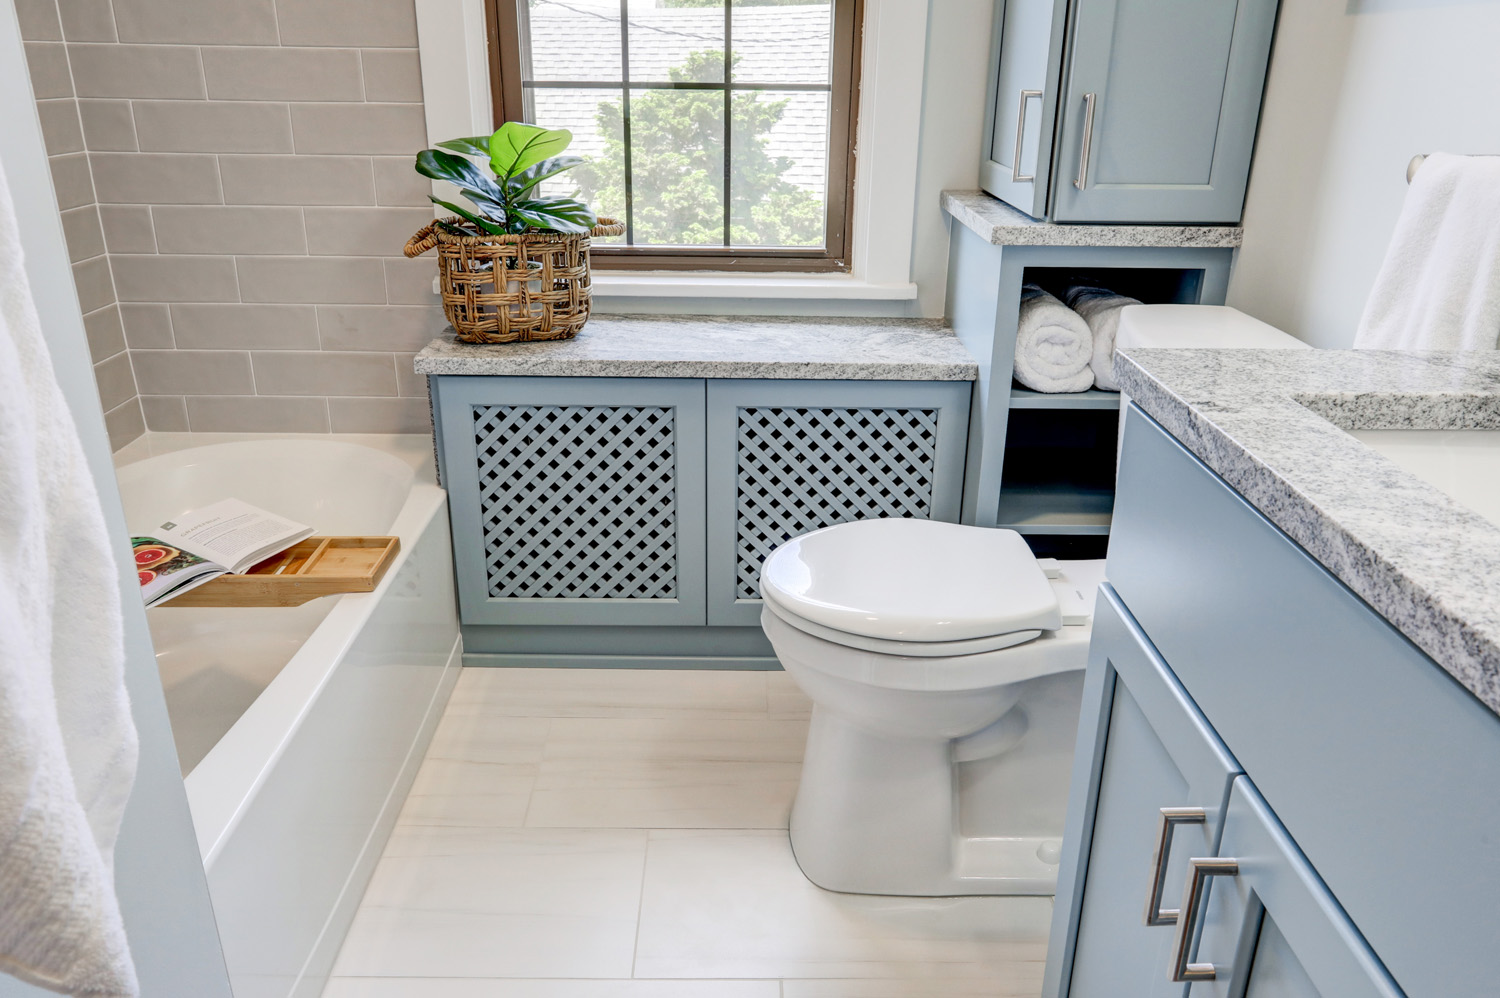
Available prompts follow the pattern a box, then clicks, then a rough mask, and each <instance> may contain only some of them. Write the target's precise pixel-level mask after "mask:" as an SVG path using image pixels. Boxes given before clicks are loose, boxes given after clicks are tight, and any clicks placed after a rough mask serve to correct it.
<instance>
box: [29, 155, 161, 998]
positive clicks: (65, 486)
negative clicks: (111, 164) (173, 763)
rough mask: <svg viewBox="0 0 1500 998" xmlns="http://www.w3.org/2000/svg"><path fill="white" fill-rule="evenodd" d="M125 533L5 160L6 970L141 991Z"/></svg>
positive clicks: (114, 990) (59, 985) (79, 987)
mask: <svg viewBox="0 0 1500 998" xmlns="http://www.w3.org/2000/svg"><path fill="white" fill-rule="evenodd" d="M116 572H117V569H116V562H115V545H113V544H111V542H110V538H109V535H108V532H107V530H106V528H105V524H104V514H103V512H102V510H101V509H100V506H99V496H98V493H97V492H96V491H95V488H94V480H93V478H92V476H91V475H90V473H89V468H88V465H87V464H86V463H85V460H84V455H83V447H82V444H81V443H80V441H79V439H78V432H77V429H76V428H75V426H74V423H73V417H72V414H71V413H70V412H69V411H68V407H67V404H66V402H65V401H64V399H63V394H62V390H61V389H60V388H59V387H58V384H57V381H56V378H55V376H54V374H53V370H52V362H51V359H50V357H49V355H48V353H47V347H46V344H45V342H44V341H43V339H42V333H41V327H40V324H39V322H38V319H37V312H36V306H35V304H34V303H33V301H32V299H31V288H30V285H29V284H28V282H27V279H26V273H25V270H24V269H23V267H22V259H21V242H20V234H19V232H18V231H17V228H16V218H15V208H14V204H13V202H12V201H11V197H10V191H9V188H8V186H7V185H6V182H5V176H4V174H3V172H0V971H4V972H6V973H9V974H13V975H14V976H16V977H19V978H20V979H22V980H24V981H28V982H30V983H32V984H36V985H39V986H41V987H44V988H48V989H50V990H52V991H57V992H61V993H63V994H69V995H88V996H97V998H115V996H129V998H134V996H135V995H137V994H138V993H139V987H138V985H137V983H136V976H135V968H134V966H133V965H132V963H131V959H130V949H129V946H128V944H127V942H126V938H125V929H124V925H123V923H122V921H121V918H120V908H119V904H118V902H117V900H116V898H115V892H114V846H115V836H116V834H117V833H118V832H119V828H120V819H121V816H122V815H123V813H124V810H125V802H126V800H127V799H128V798H129V796H130V788H131V784H132V783H133V781H134V778H135V764H136V732H135V727H134V726H133V724H132V723H131V717H130V704H129V701H128V700H127V698H126V693H125V685H124V666H125V650H124V637H123V629H122V622H121V613H120V587H119V579H118V575H117V574H116Z"/></svg>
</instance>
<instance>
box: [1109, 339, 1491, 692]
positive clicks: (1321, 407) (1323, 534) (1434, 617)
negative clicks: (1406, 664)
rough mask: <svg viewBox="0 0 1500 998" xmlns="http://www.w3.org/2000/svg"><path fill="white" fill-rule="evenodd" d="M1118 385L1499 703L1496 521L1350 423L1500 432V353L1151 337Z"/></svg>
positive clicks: (1127, 356)
mask: <svg viewBox="0 0 1500 998" xmlns="http://www.w3.org/2000/svg"><path fill="white" fill-rule="evenodd" d="M1116 374H1117V376H1118V378H1119V381H1120V386H1121V389H1122V390H1123V391H1124V392H1125V393H1126V394H1128V395H1130V397H1131V398H1132V399H1134V400H1135V402H1136V403H1137V404H1139V405H1140V407H1141V408H1142V409H1144V410H1145V411H1146V412H1148V413H1150V414H1151V415H1152V416H1153V417H1154V418H1155V419H1156V420H1157V421H1158V422H1160V423H1161V424H1162V425H1163V426H1164V427H1166V428H1167V430H1168V431H1169V432H1170V433H1172V435H1173V436H1175V437H1177V439H1178V440H1180V441H1182V443H1183V444H1184V445H1185V446H1186V447H1187V448H1188V449H1189V450H1191V451H1192V452H1193V453H1194V454H1196V455H1198V457H1199V458H1200V459H1201V460H1202V461H1203V462H1204V463H1205V464H1207V465H1208V466H1209V467H1210V468H1212V469H1213V470H1214V471H1216V472H1218V474H1219V475H1220V476H1221V477H1222V478H1223V479H1224V480H1225V481H1227V482H1228V483H1229V484H1230V485H1232V486H1234V488H1235V489H1237V490H1238V491H1239V492H1240V494H1241V495H1243V496H1244V497H1245V498H1246V499H1248V500H1249V501H1250V502H1251V503H1253V504H1254V505H1255V507H1256V508H1257V509H1259V510H1260V511H1261V512H1262V513H1264V514H1265V515H1266V516H1267V517H1268V518H1270V520H1271V521H1272V522H1273V523H1275V524H1276V525H1277V526H1278V527H1280V528H1281V529H1282V530H1284V531H1285V532H1286V533H1287V534H1289V535H1290V536H1291V537H1292V539H1294V540H1295V541H1297V543H1298V544H1301V545H1302V546H1303V547H1304V548H1306V549H1307V551H1308V552H1309V553H1310V554H1311V555H1312V556H1313V557H1314V558H1316V559H1317V560H1318V561H1319V562H1321V563H1322V564H1323V566H1324V567H1325V568H1327V569H1328V570H1329V571H1330V572H1332V573H1333V574H1334V575H1336V576H1337V577H1338V578H1339V579H1341V580H1342V581H1343V582H1344V584H1345V585H1347V586H1348V587H1349V588H1350V589H1352V590H1354V592H1356V593H1357V594H1359V596H1360V597H1361V598H1363V599H1364V600H1365V602H1367V603H1369V604H1370V605H1371V606H1372V607H1374V608H1375V609H1376V610H1377V611H1378V612H1379V613H1380V614H1381V615H1382V616H1384V617H1385V618H1386V619H1387V620H1389V621H1390V622H1391V624H1392V625H1393V626H1395V627H1396V628H1397V629H1398V630H1400V631H1401V633H1402V634H1405V635H1406V636H1407V637H1408V638H1410V639H1411V641H1412V642H1413V643H1414V644H1416V645H1417V646H1418V647H1419V648H1421V649H1422V650H1423V651H1425V652H1426V653H1427V654H1428V655H1430V656H1432V658H1433V659H1435V660H1436V661H1437V662H1438V664H1439V665H1441V666H1442V667H1443V668H1444V669H1446V670H1447V671H1448V672H1449V673H1451V674H1452V675H1453V677H1454V678H1455V679H1457V680H1458V681H1459V682H1460V683H1462V684H1463V685H1464V686H1465V687H1467V688H1468V689H1469V690H1470V691H1471V692H1473V693H1474V695H1475V696H1477V697H1478V698H1479V699H1480V700H1481V701H1483V702H1484V703H1485V704H1487V705H1488V706H1489V707H1490V709H1492V710H1494V711H1496V712H1497V713H1500V526H1497V525H1496V524H1494V523H1492V522H1491V521H1489V520H1487V519H1485V518H1483V517H1481V516H1480V515H1479V514H1478V513H1475V512H1473V511H1472V510H1470V509H1469V508H1468V507H1466V506H1463V505H1461V504H1459V503H1458V502H1456V501H1454V500H1453V499H1450V498H1449V497H1448V496H1447V495H1445V494H1444V493H1442V492H1440V491H1439V490H1438V489H1436V488H1434V487H1433V486H1431V485H1429V484H1427V483H1426V482H1423V481H1422V480H1420V479H1418V478H1417V477H1415V476H1414V475H1411V474H1408V473H1407V472H1406V471H1403V470H1402V469H1400V468H1398V467H1397V466H1396V465H1395V464H1394V463H1393V462H1391V461H1389V460H1388V459H1386V458H1385V457H1383V456H1381V455H1380V454H1378V453H1376V452H1375V451H1374V450H1372V449H1371V448H1369V447H1367V446H1365V445H1364V444H1363V443H1360V442H1359V441H1358V440H1356V439H1354V438H1353V437H1351V436H1349V435H1348V434H1347V433H1344V432H1343V430H1344V429H1351V430H1362V429H1367V430H1374V429H1425V430H1458V429H1500V353H1496V352H1489V351H1486V352H1480V353H1397V352H1394V351H1375V350H1361V351H1351V350H1308V351H1301V350H1298V351H1287V350H1204V349H1200V350H1147V349H1137V350H1130V351H1122V352H1121V353H1119V354H1117V360H1116Z"/></svg>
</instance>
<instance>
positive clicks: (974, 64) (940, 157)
mask: <svg viewBox="0 0 1500 998" xmlns="http://www.w3.org/2000/svg"><path fill="white" fill-rule="evenodd" d="M994 8H995V3H994V2H993V0H933V2H932V5H931V7H930V9H929V13H928V17H927V70H926V80H925V82H924V85H923V89H922V134H921V136H920V137H915V136H914V137H913V141H920V142H921V152H920V154H919V157H918V159H917V203H916V213H917V217H916V233H915V236H914V246H915V252H914V253H913V255H912V280H913V281H915V282H916V284H917V288H918V292H917V294H918V297H917V301H916V302H915V303H914V304H915V306H916V308H915V309H914V310H912V313H914V314H917V315H921V316H924V317H927V318H941V317H942V314H943V295H944V293H945V291H946V287H947V279H948V224H947V223H948V216H947V215H945V214H944V213H943V211H942V209H941V208H939V207H938V196H939V195H940V194H941V193H942V192H943V191H944V190H974V189H976V188H978V187H979V158H980V141H981V139H982V137H983V135H984V91H985V86H986V85H987V84H988V82H989V61H990V29H991V27H992V25H993V18H994ZM912 313H909V314H912Z"/></svg>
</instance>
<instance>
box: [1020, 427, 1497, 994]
mask: <svg viewBox="0 0 1500 998" xmlns="http://www.w3.org/2000/svg"><path fill="white" fill-rule="evenodd" d="M1107 575H1108V578H1109V585H1108V586H1107V587H1106V588H1105V591H1104V593H1103V595H1102V596H1101V598H1100V602H1099V607H1098V612H1097V615H1096V620H1095V625H1094V626H1095V632H1094V645H1093V647H1092V648H1091V650H1090V660H1089V671H1088V675H1087V679H1086V683H1085V701H1084V716H1083V723H1082V724H1081V725H1080V729H1079V730H1080V736H1079V738H1080V740H1079V743H1078V751H1077V755H1076V756H1075V759H1076V761H1075V777H1074V784H1073V787H1072V797H1071V799H1070V805H1069V807H1070V809H1069V817H1068V828H1067V831H1066V833H1065V836H1064V855H1063V869H1062V871H1061V875H1060V877H1059V894H1058V907H1057V912H1056V917H1055V920H1054V926H1053V936H1052V946H1051V949H1050V950H1049V954H1048V969H1047V979H1046V980H1047V983H1046V987H1045V988H1044V990H1043V994H1044V996H1046V998H1061V996H1065V995H1072V996H1076V998H1085V996H1094V995H1101V994H1126V993H1128V994H1168V993H1170V994H1173V995H1176V994H1179V992H1178V991H1176V990H1172V991H1160V990H1158V989H1159V988H1160V987H1161V985H1160V984H1159V983H1158V982H1159V981H1161V980H1164V979H1165V976H1164V975H1167V974H1168V973H1169V971H1170V969H1171V961H1168V963H1158V965H1157V967H1156V970H1155V976H1154V977H1152V978H1151V979H1150V980H1141V981H1137V980H1136V979H1135V978H1133V977H1129V976H1120V977H1117V978H1115V979H1114V980H1113V981H1109V980H1108V978H1107V976H1106V975H1107V972H1108V971H1109V970H1110V969H1111V968H1115V969H1120V968H1124V969H1125V970H1128V971H1130V972H1131V973H1134V971H1135V969H1136V967H1137V965H1136V964H1135V963H1131V962H1130V961H1131V960H1132V958H1133V957H1134V956H1135V955H1137V954H1136V952H1135V950H1136V949H1147V950H1150V951H1151V953H1152V956H1151V960H1152V961H1160V959H1161V946H1162V944H1163V940H1162V939H1157V938H1151V940H1150V942H1149V943H1146V942H1138V943H1137V944H1136V945H1135V946H1134V947H1132V946H1130V945H1129V940H1130V939H1132V938H1137V939H1144V938H1146V937H1144V936H1142V935H1141V933H1143V932H1144V933H1147V934H1149V933H1151V932H1163V933H1168V932H1173V933H1174V932H1175V928H1174V929H1172V930H1167V929H1164V928H1163V929H1146V928H1145V927H1144V926H1140V925H1139V922H1137V923H1135V924H1131V923H1130V916H1131V912H1132V909H1134V910H1135V918H1136V919H1140V918H1141V916H1142V914H1143V913H1144V897H1145V893H1146V890H1147V887H1148V885H1149V884H1150V883H1151V882H1152V880H1151V871H1152V849H1153V844H1154V842H1155V839H1154V837H1153V836H1152V835H1151V834H1150V832H1149V831H1148V829H1147V825H1149V824H1151V815H1150V813H1149V812H1150V810H1151V809H1152V808H1156V807H1158V806H1174V807H1175V806H1179V804H1180V803H1183V802H1178V801H1173V800H1149V801H1141V800H1136V799H1135V798H1136V797H1137V796H1142V795H1144V794H1151V795H1160V794H1162V793H1163V792H1164V790H1171V789H1173V788H1176V787H1180V785H1181V783H1180V780H1179V778H1178V777H1177V776H1176V775H1174V774H1175V773H1178V772H1182V771H1183V770H1182V769H1181V766H1182V763H1181V760H1182V759H1183V758H1186V756H1185V755H1184V754H1183V753H1182V752H1181V751H1180V750H1170V751H1163V749H1168V748H1170V746H1171V745H1172V744H1174V743H1173V742H1172V741H1171V740H1170V739H1169V738H1168V737H1167V731H1168V728H1167V727H1166V726H1164V722H1163V721H1162V720H1161V718H1162V717H1163V716H1165V715H1164V714H1163V713H1162V711H1160V710H1157V711H1152V710H1151V709H1149V708H1148V706H1147V703H1148V699H1149V697H1143V695H1142V693H1141V692H1140V691H1141V690H1142V689H1145V688H1146V687H1145V686H1143V685H1142V681H1141V680H1140V679H1139V678H1137V677H1139V676H1144V675H1155V676H1156V684H1157V685H1158V686H1164V687H1165V688H1167V689H1172V690H1176V691H1178V692H1179V694H1180V695H1179V696H1178V698H1177V706H1178V710H1177V714H1178V715H1179V716H1178V719H1177V721H1176V722H1173V723H1175V724H1177V725H1178V726H1179V727H1180V726H1182V725H1185V724H1188V722H1189V721H1191V722H1192V724H1194V725H1202V726H1204V727H1205V728H1206V729H1207V730H1208V731H1209V733H1210V734H1211V736H1212V739H1213V743H1216V744H1219V745H1221V746H1222V748H1223V751H1224V752H1225V753H1227V756H1228V758H1230V759H1232V760H1233V763H1232V766H1233V767H1234V768H1237V769H1238V770H1241V771H1242V772H1241V774H1240V775H1237V776H1235V777H1234V786H1233V789H1232V791H1231V794H1230V799H1229V802H1228V804H1227V806H1226V808H1225V809H1224V811H1223V812H1222V814H1223V817H1222V821H1221V822H1220V824H1219V826H1218V832H1217V835H1218V837H1217V840H1216V841H1213V842H1212V843H1210V842H1209V841H1206V840H1204V839H1203V838H1201V837H1200V838H1198V839H1195V840H1190V839H1187V838H1181V837H1179V838H1178V839H1177V840H1176V843H1175V844H1174V846H1173V848H1172V850H1171V854H1170V857H1169V859H1170V862H1169V863H1168V865H1167V876H1166V889H1165V892H1164V894H1165V897H1166V899H1167V903H1169V904H1174V906H1179V907H1186V906H1184V905H1180V904H1176V903H1175V902H1176V898H1174V897H1173V895H1174V893H1175V894H1176V897H1182V896H1183V885H1182V882H1181V881H1182V879H1183V875H1182V874H1181V873H1179V872H1177V871H1178V869H1179V867H1178V866H1176V865H1175V864H1178V863H1181V862H1186V861H1187V860H1193V859H1200V860H1212V859H1215V858H1217V859H1218V860H1219V861H1230V860H1232V861H1233V863H1234V869H1233V870H1232V871H1221V875H1216V876H1210V877H1209V880H1208V882H1207V883H1206V885H1205V887H1206V893H1205V894H1204V898H1206V902H1205V903H1204V904H1203V905H1202V906H1201V911H1200V912H1199V913H1198V915H1197V917H1196V918H1195V919H1194V921H1193V923H1192V926H1191V928H1192V931H1191V932H1190V933H1189V935H1188V937H1187V940H1186V941H1187V942H1188V944H1189V949H1188V951H1187V960H1188V962H1191V963H1197V964H1212V965H1213V966H1214V968H1215V979H1214V980H1201V981H1197V982H1195V983H1192V984H1191V988H1190V990H1189V991H1188V994H1189V995H1190V996H1191V998H1198V996H1208V995H1213V996H1225V998H1241V996H1245V995H1251V996H1258V995H1276V996H1278V998H1279V996H1293V998H1303V996H1310V995H1318V996H1344V995H1349V996H1356V998H1365V996H1384V998H1391V996H1399V995H1403V994H1405V995H1410V996H1412V998H1416V996H1418V995H1422V996H1426V995H1433V996H1449V995H1465V996H1468V995H1482V994H1494V993H1496V981H1500V929H1497V921H1496V917H1495V914H1494V913H1495V898H1496V897H1500V854H1497V852H1496V850H1495V843H1496V832H1495V830H1496V829H1497V828H1500V797H1497V796H1496V795H1495V794H1493V793H1491V792H1490V788H1493V787H1494V786H1497V785H1500V716H1497V715H1496V714H1495V712H1493V711H1491V710H1490V709H1489V708H1488V707H1486V706H1485V705H1483V704H1482V703H1480V702H1479V701H1478V700H1477V699H1476V698H1475V697H1474V696H1473V695H1472V694H1471V693H1469V691H1468V690H1466V689H1464V688H1463V687H1462V686H1461V685H1460V684H1459V683H1457V682H1456V681H1455V680H1454V679H1453V677H1452V676H1450V675H1448V673H1446V672H1445V671H1444V670H1443V669H1442V668H1441V667H1440V666H1438V665H1437V663H1435V662H1434V661H1432V659H1430V658H1429V657H1427V656H1426V655H1425V654H1424V653H1423V652H1422V651H1420V650H1419V649H1418V648H1416V647H1415V646H1414V645H1412V644H1411V642H1410V641H1408V640H1407V639H1406V638H1405V637H1404V636H1403V635H1402V634H1401V633H1400V632H1399V631H1398V630H1396V629H1395V628H1394V627H1393V626H1392V625H1391V624H1390V623H1389V622H1387V621H1386V620H1384V619H1382V618H1381V617H1380V616H1379V615H1378V614H1377V613H1375V612H1374V611H1373V610H1372V609H1371V608H1370V607H1369V606H1368V605H1367V604H1365V603H1364V602H1363V601H1362V600H1360V599H1359V597H1357V596H1356V595H1355V594H1354V593H1352V592H1351V591H1350V590H1349V589H1348V588H1347V587H1345V586H1344V585H1343V584H1342V583H1340V582H1339V581H1338V580H1337V579H1336V578H1334V576H1333V575H1331V574H1330V573H1329V572H1328V570H1327V569H1325V568H1324V567H1323V566H1322V565H1320V564H1319V563H1318V562H1317V561H1316V560H1314V559H1313V558H1312V557H1311V556H1310V555H1308V553H1307V552H1306V551H1304V550H1303V549H1302V548H1300V547H1299V546H1298V545H1297V544H1296V543H1294V542H1293V541H1292V540H1291V539H1290V538H1288V537H1287V536H1286V535H1285V534H1284V533H1282V532H1281V531H1280V530H1279V529H1278V528H1277V527H1276V526H1275V525H1273V524H1272V523H1271V522H1270V521H1269V520H1267V519H1266V518H1265V517H1264V516H1263V515H1262V514H1261V513H1260V512H1259V511H1258V510H1256V509H1255V508H1254V507H1253V506H1252V505H1251V504H1250V503H1248V502H1247V501H1246V500H1245V499H1244V498H1243V497H1241V496H1240V495H1239V494H1238V493H1236V492H1235V491H1234V490H1233V489H1231V488H1230V487H1229V486H1228V485H1227V484H1226V483H1225V482H1224V481H1223V480H1222V479H1221V478H1219V477H1218V476H1217V475H1216V474H1214V472H1213V471H1211V470H1210V469H1209V468H1208V467H1206V466H1205V465H1204V464H1203V463H1202V462H1201V461H1199V460H1198V459H1197V458H1196V457H1195V456H1194V455H1193V454H1192V453H1190V452H1189V451H1188V450H1187V449H1186V448H1185V447H1184V446H1183V445H1182V444H1181V443H1180V442H1178V441H1177V440H1175V439H1173V438H1172V437H1171V436H1170V435H1169V434H1168V433H1167V432H1166V431H1165V430H1163V429H1162V427H1161V426H1159V425H1158V424H1157V423H1155V422H1154V421H1153V420H1152V419H1151V418H1150V417H1149V416H1147V415H1146V414H1145V413H1143V412H1142V411H1141V410H1140V409H1139V408H1138V407H1136V406H1130V407H1128V410H1127V412H1126V416H1125V446H1124V457H1123V460H1122V464H1121V468H1120V476H1119V486H1118V492H1117V497H1116V503H1115V519H1114V523H1113V530H1112V533H1111V536H1110V549H1109V563H1108V568H1107ZM1132 661H1137V662H1138V661H1149V662H1152V663H1154V665H1155V670H1154V672H1153V671H1152V670H1144V669H1131V668H1130V667H1128V666H1127V665H1126V663H1129V662H1132ZM1122 690H1124V691H1127V692H1128V695H1129V698H1130V699H1129V701H1126V702H1128V703H1132V704H1139V705H1140V708H1141V709H1140V710H1139V716H1136V715H1135V713H1134V712H1133V711H1131V710H1125V709H1122V707H1121V706H1120V704H1121V702H1122V701H1121V700H1120V696H1121V692H1120V691H1122ZM1168 713H1171V712H1168ZM1147 728H1149V729H1150V730H1149V732H1148V731H1147ZM1157 745H1159V746H1161V748H1153V750H1152V751H1144V750H1143V748H1142V747H1143V746H1157ZM1174 781H1177V782H1174ZM1142 788H1145V789H1144V790H1143V789H1142ZM1121 801H1123V802H1124V803H1123V804H1121V803H1119V802H1121ZM1185 803H1188V804H1191V805H1196V806H1205V810H1206V812H1207V813H1206V820H1205V824H1204V826H1203V827H1204V831H1205V832H1207V833H1208V834H1209V836H1210V837H1211V836H1212V834H1213V833H1212V831H1211V830H1212V829H1213V827H1214V826H1213V825H1212V822H1213V820H1214V814H1213V812H1212V811H1211V810H1208V808H1207V807H1206V805H1200V804H1199V803H1198V802H1197V801H1187V802H1185ZM1117 815H1125V816H1126V820H1125V825H1126V826H1127V827H1125V828H1123V829H1122V828H1121V827H1120V825H1121V822H1120V820H1118V819H1117V817H1116V816H1117ZM1179 834H1180V833H1179ZM1188 841H1192V842H1193V846H1192V849H1193V852H1192V854H1191V855H1187V856H1183V855H1180V854H1179V852H1178V846H1179V845H1181V844H1182V843H1184V842H1188ZM1199 848H1203V851H1202V852H1199V851H1197V850H1198V849H1199ZM1205 870H1206V871H1209V868H1208V867H1205ZM1209 872H1211V871H1209ZM1132 895H1133V896H1132ZM1106 912H1114V913H1116V914H1114V915H1112V916H1111V917H1109V918H1108V919H1102V920H1101V919H1100V918H1096V913H1099V914H1101V915H1102V913H1106ZM1104 921H1107V922H1108V926H1109V928H1108V930H1107V931H1103V930H1101V931H1095V928H1094V926H1095V923H1096V922H1098V923H1099V924H1103V922H1104ZM1101 940H1102V941H1101ZM1172 942H1175V936H1174V938H1173V940H1172ZM1169 955H1170V956H1171V957H1173V958H1175V956H1176V950H1175V949H1174V950H1173V951H1172V953H1171V954H1169ZM1221 969H1222V973H1220V970H1221ZM1101 981H1102V982H1104V983H1103V984H1102V985H1101V984H1098V983H1097V982H1101ZM1181 986H1182V985H1175V986H1174V987H1181Z"/></svg>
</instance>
